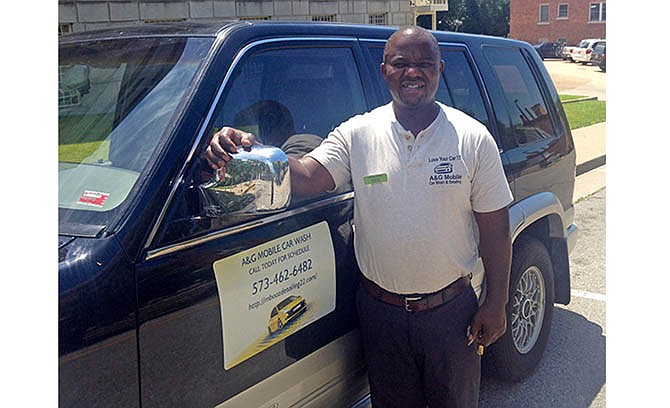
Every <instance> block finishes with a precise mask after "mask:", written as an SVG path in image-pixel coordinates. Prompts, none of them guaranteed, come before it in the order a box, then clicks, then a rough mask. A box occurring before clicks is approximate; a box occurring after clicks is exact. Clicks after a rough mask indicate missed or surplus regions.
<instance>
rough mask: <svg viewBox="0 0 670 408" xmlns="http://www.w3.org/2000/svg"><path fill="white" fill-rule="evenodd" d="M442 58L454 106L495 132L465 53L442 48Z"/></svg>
mask: <svg viewBox="0 0 670 408" xmlns="http://www.w3.org/2000/svg"><path fill="white" fill-rule="evenodd" d="M442 58H443V59H444V71H443V75H444V77H445V78H446V80H447V89H448V91H449V95H450V96H451V100H453V103H454V104H453V106H454V107H455V108H457V109H459V110H461V111H463V112H465V113H467V114H468V115H470V116H472V117H473V118H475V119H477V120H478V121H480V122H481V123H483V124H484V125H486V126H487V127H488V128H489V131H490V132H491V133H493V131H492V129H491V127H490V124H489V118H488V114H487V113H486V107H485V106H484V100H483V98H482V94H481V92H480V90H479V87H478V86H477V82H476V80H475V76H474V74H473V72H472V68H471V66H470V64H469V63H468V61H467V58H466V57H465V53H463V52H462V51H455V50H445V49H442ZM493 134H495V133H493Z"/></svg>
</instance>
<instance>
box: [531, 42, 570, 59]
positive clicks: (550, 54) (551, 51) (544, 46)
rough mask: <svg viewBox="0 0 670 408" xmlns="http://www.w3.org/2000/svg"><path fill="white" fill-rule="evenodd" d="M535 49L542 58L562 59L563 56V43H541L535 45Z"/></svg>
mask: <svg viewBox="0 0 670 408" xmlns="http://www.w3.org/2000/svg"><path fill="white" fill-rule="evenodd" d="M533 48H535V50H536V51H537V53H538V54H539V55H540V58H542V59H545V58H561V55H562V54H563V43H559V42H541V43H539V44H535V45H533Z"/></svg>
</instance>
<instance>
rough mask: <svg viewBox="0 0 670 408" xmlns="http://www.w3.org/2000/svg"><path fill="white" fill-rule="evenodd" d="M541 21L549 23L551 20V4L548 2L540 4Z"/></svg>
mask: <svg viewBox="0 0 670 408" xmlns="http://www.w3.org/2000/svg"><path fill="white" fill-rule="evenodd" d="M539 22H540V23H548V22H549V5H548V4H540V20H539Z"/></svg>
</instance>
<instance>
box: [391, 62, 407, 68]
mask: <svg viewBox="0 0 670 408" xmlns="http://www.w3.org/2000/svg"><path fill="white" fill-rule="evenodd" d="M391 66H392V67H393V68H395V69H405V68H407V64H406V63H404V62H394V63H393V64H391Z"/></svg>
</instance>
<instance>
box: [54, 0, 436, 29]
mask: <svg viewBox="0 0 670 408" xmlns="http://www.w3.org/2000/svg"><path fill="white" fill-rule="evenodd" d="M446 9H447V0H432V1H428V0H415V1H409V0H58V23H59V24H58V30H59V33H60V34H64V33H68V32H77V31H88V30H92V29H96V28H106V27H113V26H119V25H128V24H145V23H152V22H164V21H202V22H205V21H215V20H244V19H247V20H251V19H255V20H258V19H260V20H284V21H337V22H346V23H363V24H378V25H394V26H401V25H405V24H412V23H413V21H415V19H416V17H417V16H419V15H424V14H431V13H432V15H433V21H434V14H435V11H436V10H437V11H439V10H446Z"/></svg>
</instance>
